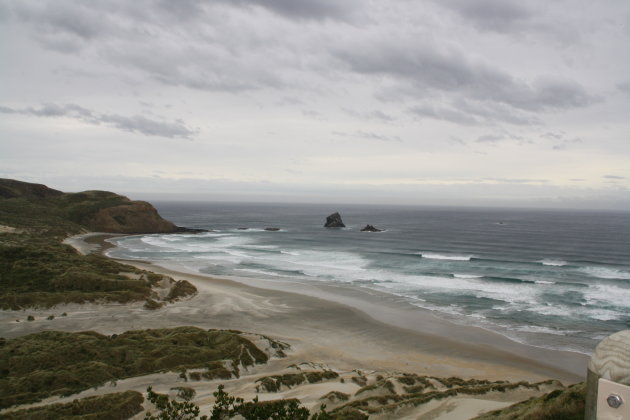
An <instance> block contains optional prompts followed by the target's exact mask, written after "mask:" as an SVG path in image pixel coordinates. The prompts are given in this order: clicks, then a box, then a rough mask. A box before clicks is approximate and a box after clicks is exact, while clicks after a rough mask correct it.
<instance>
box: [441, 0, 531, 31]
mask: <svg viewBox="0 0 630 420" xmlns="http://www.w3.org/2000/svg"><path fill="white" fill-rule="evenodd" d="M436 3H438V4H440V5H443V6H446V7H448V8H450V9H451V10H453V11H455V12H457V13H458V14H460V15H461V16H462V17H464V18H466V19H469V20H470V21H472V22H473V23H474V24H475V26H477V27H479V28H481V29H486V30H491V31H496V32H506V31H509V30H513V28H514V25H516V24H518V23H520V22H523V21H527V20H529V19H531V18H532V17H533V16H534V13H533V12H532V10H530V9H529V8H527V7H525V6H524V3H523V2H522V1H514V0H437V1H436Z"/></svg>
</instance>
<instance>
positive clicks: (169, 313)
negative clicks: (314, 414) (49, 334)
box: [0, 234, 587, 418]
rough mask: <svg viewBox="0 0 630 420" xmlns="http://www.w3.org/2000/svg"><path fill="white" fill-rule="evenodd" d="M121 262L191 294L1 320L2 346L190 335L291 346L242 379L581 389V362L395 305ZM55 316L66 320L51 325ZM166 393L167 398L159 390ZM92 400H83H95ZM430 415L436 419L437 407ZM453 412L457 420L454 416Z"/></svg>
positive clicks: (369, 297)
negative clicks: (299, 371) (334, 377)
mask: <svg viewBox="0 0 630 420" xmlns="http://www.w3.org/2000/svg"><path fill="white" fill-rule="evenodd" d="M87 238H89V241H90V243H86V241H85V240H84V239H86V237H85V236H82V237H75V238H72V239H70V240H68V241H66V243H69V244H71V245H73V246H75V247H76V248H77V249H79V250H80V251H83V252H89V251H94V250H95V249H97V248H100V249H101V250H102V245H103V239H104V238H105V237H104V236H95V235H93V234H91V235H87ZM95 243H96V244H97V245H96V246H95ZM122 262H124V263H126V264H131V265H133V266H135V267H138V268H141V269H144V270H149V271H153V272H156V273H160V274H165V275H168V276H171V277H173V278H174V279H176V280H178V279H185V280H188V281H189V282H191V283H192V284H194V285H195V286H196V287H197V289H198V294H197V295H195V296H194V297H192V298H189V299H186V300H183V301H178V302H175V303H172V304H168V305H167V306H165V307H163V308H161V309H158V310H155V311H150V310H146V309H144V308H143V303H142V302H138V303H134V304H128V305H120V304H84V305H78V304H70V305H63V306H58V307H55V308H51V309H46V310H26V311H2V312H0V325H1V329H2V335H3V336H4V337H6V338H11V337H16V336H20V335H24V334H28V333H33V332H38V331H43V330H63V331H83V330H94V331H97V332H100V333H103V334H112V333H121V332H123V331H126V330H132V329H145V328H162V327H175V326H182V325H190V326H197V327H201V328H205V329H210V328H215V329H236V330H241V331H246V332H251V333H256V334H264V335H267V336H269V337H272V338H274V339H276V340H280V341H283V342H286V343H288V344H290V345H291V350H290V351H288V352H287V355H288V357H287V358H285V359H278V360H273V361H272V362H271V363H269V364H267V365H265V366H260V367H256V368H255V369H254V370H253V371H252V372H250V373H251V375H260V374H262V373H266V374H269V372H278V371H282V369H286V368H287V366H289V365H292V364H300V363H303V362H307V363H319V364H322V365H325V366H327V367H329V368H331V369H334V370H336V371H338V372H340V373H341V374H342V377H343V373H346V374H350V373H352V372H353V371H354V370H357V369H359V370H363V371H366V372H409V373H416V374H419V375H430V376H439V377H450V376H458V377H462V378H483V379H489V380H508V381H522V380H524V381H530V382H537V381H542V380H546V379H558V380H560V381H562V382H563V383H565V384H568V383H574V382H577V381H581V380H583V377H584V374H585V372H586V363H587V356H585V355H582V354H578V353H570V352H560V351H553V350H547V349H542V348H535V347H530V346H525V345H522V344H519V343H516V342H513V341H511V340H508V339H507V338H505V337H503V336H500V335H498V334H495V333H492V332H489V331H486V330H482V329H480V328H474V327H467V326H460V325H455V324H452V323H449V322H446V321H443V320H440V319H438V318H436V317H434V316H433V315H431V314H430V313H429V312H426V313H423V312H421V311H418V310H417V309H415V310H413V311H411V310H406V309H405V307H404V306H403V305H400V302H393V301H392V302H388V301H387V299H385V297H384V296H380V295H376V294H373V293H372V294H368V293H366V294H365V295H362V294H360V293H351V292H350V290H346V291H345V292H343V291H342V289H339V288H334V289H330V288H322V287H313V288H301V289H300V290H297V288H296V287H295V286H293V287H289V285H288V284H286V283H276V284H269V283H265V284H264V286H265V288H263V287H261V286H263V283H262V282H260V283H257V284H256V285H255V286H254V285H245V284H243V283H241V282H238V281H234V280H228V279H219V278H213V277H208V276H202V275H197V274H192V273H186V272H182V271H175V270H172V269H169V268H165V267H160V266H156V265H153V264H150V263H146V262H131V261H122ZM279 289H285V290H279ZM390 299H391V298H390ZM377 301H378V304H379V305H378V306H377V305H376V302H377ZM63 312H65V313H66V314H67V316H63V317H61V316H59V315H60V314H61V313H63ZM28 315H33V316H34V317H35V321H32V322H26V317H27V316H28ZM49 315H55V318H54V319H53V320H48V319H47V317H48V316H49ZM17 320H19V322H18V321H17ZM152 376H156V375H152ZM171 376H173V377H174V376H175V375H171ZM162 377H164V375H162ZM173 381H176V378H171V380H165V379H164V378H162V379H161V380H160V381H157V382H156V380H155V378H154V379H147V377H143V378H133V379H129V380H125V381H119V383H118V385H117V387H116V390H122V389H126V388H129V389H137V390H139V391H143V390H144V389H146V386H147V384H155V383H158V384H159V383H164V384H165V386H166V384H167V383H170V384H171V386H173V385H172V382H173ZM124 383H127V384H128V385H127V386H125V385H124ZM248 384H249V385H248ZM341 385H343V386H344V387H346V388H353V389H354V388H355V387H356V385H355V384H352V383H349V384H348V383H346V384H339V383H337V386H336V387H335V388H334V389H337V388H339V386H341ZM312 387H320V388H322V389H317V390H316V392H309V390H308V388H312ZM105 388H106V387H105ZM208 388H209V387H207V386H206V387H205V388H204V389H205V394H204V392H202V391H201V392H199V393H198V396H197V400H196V401H197V402H199V403H203V402H204V401H205V399H207V398H208V397H209V395H211V392H210V391H209V390H208ZM210 388H211V387H210ZM328 388H330V385H327V384H318V385H308V386H307V387H299V388H296V389H295V390H293V391H288V392H285V393H284V394H282V395H278V394H274V396H273V397H274V398H278V397H280V396H283V397H297V398H299V399H300V400H302V401H303V403H305V404H307V405H309V404H310V405H311V406H313V405H315V404H316V403H317V398H314V397H313V395H314V394H316V395H317V396H319V395H322V394H323V393H325V392H324V391H325V389H328ZM157 389H159V386H158V388H157ZM165 389H166V390H168V387H166V388H165ZM230 389H231V390H233V391H235V392H239V393H240V394H241V395H243V396H245V397H247V396H248V395H250V394H251V396H253V395H255V391H254V390H253V389H252V386H251V378H250V380H249V382H248V381H247V380H246V377H241V379H239V380H237V381H234V382H233V383H230V385H229V387H228V390H230ZM357 389H358V387H357ZM99 390H100V391H93V390H90V391H85V392H84V393H82V394H85V395H91V394H93V393H95V392H104V391H103V389H99ZM347 391H352V389H348V390H347ZM110 392H111V390H110ZM521 397H524V395H520V394H519V395H513V396H511V397H508V396H507V395H502V396H497V397H496V398H494V399H491V398H486V399H487V400H488V401H486V403H480V402H479V401H480V400H479V399H475V398H467V399H466V398H459V399H460V400H462V401H460V402H459V403H456V402H453V401H450V402H449V404H450V405H451V406H452V407H451V409H449V410H446V411H445V413H446V412H449V413H450V414H449V416H454V417H439V418H470V417H466V416H468V415H469V414H470V413H472V414H474V413H473V412H472V411H468V412H467V411H466V410H463V411H462V410H461V407H462V404H464V406H466V407H469V406H471V405H472V406H473V407H477V406H478V407H477V408H478V409H475V410H474V411H475V412H480V411H483V410H488V409H494V408H500V407H501V406H506V405H509V404H510V403H511V402H515V401H519V399H518V398H520V399H523V398H521ZM73 398H76V396H74V397H73ZM484 398H485V397H484ZM524 398H527V397H526V396H525V397H524ZM54 400H55V401H56V400H57V399H54ZM463 400H466V401H463ZM469 400H470V401H469ZM482 400H484V401H485V399H482ZM508 400H509V401H508ZM436 404H437V403H436ZM444 404H446V402H444ZM438 405H439V404H438ZM457 407H459V408H457ZM426 408H427V407H425V409H426ZM433 408H435V409H440V410H443V409H445V407H443V406H441V408H440V407H438V406H436V407H433ZM433 408H432V409H433ZM460 411H461V413H462V414H461V415H457V413H458V412H460ZM410 415H411V416H412V417H409V418H422V417H418V415H419V414H418V412H417V410H416V411H415V412H414V413H411V414H410ZM458 416H459V417H458ZM396 418H398V417H396ZM401 418H402V417H401ZM427 418H428V417H427Z"/></svg>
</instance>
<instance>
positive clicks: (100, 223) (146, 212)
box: [85, 201, 177, 233]
mask: <svg viewBox="0 0 630 420" xmlns="http://www.w3.org/2000/svg"><path fill="white" fill-rule="evenodd" d="M85 224H86V225H87V226H88V227H89V228H90V229H91V230H94V231H98V232H111V233H168V232H175V231H176V230H177V227H176V226H175V225H174V224H173V223H171V222H169V221H168V220H165V219H163V218H162V217H161V216H160V215H159V214H158V212H157V210H156V209H155V208H154V207H153V206H152V205H151V204H149V203H147V202H144V201H130V202H129V204H125V205H120V206H115V207H107V208H103V209H100V210H98V211H97V212H96V213H95V214H94V215H93V216H91V217H89V218H88V221H87V222H86V223H85Z"/></svg>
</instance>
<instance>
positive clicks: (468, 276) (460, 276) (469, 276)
mask: <svg viewBox="0 0 630 420" xmlns="http://www.w3.org/2000/svg"><path fill="white" fill-rule="evenodd" d="M453 277H455V278H456V279H480V278H482V277H483V276H479V275H477V274H453Z"/></svg>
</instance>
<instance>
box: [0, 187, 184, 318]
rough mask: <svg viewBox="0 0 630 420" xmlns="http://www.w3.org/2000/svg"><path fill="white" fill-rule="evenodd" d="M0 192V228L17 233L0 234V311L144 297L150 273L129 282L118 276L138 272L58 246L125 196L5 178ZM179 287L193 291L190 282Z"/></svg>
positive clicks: (122, 201) (121, 203) (148, 292)
mask: <svg viewBox="0 0 630 420" xmlns="http://www.w3.org/2000/svg"><path fill="white" fill-rule="evenodd" d="M33 191H35V193H37V194H34V193H33ZM0 192H2V193H3V194H4V195H2V194H0V225H5V226H10V227H13V228H17V229H19V231H20V233H0V309H22V308H26V307H35V306H39V307H51V306H54V305H57V304H60V303H69V302H77V303H83V302H87V301H100V300H104V301H115V302H129V301H135V300H144V299H148V298H149V297H150V295H151V280H152V279H153V280H159V279H155V278H154V277H155V275H152V276H150V275H149V274H148V273H145V276H144V279H142V280H135V279H130V278H128V277H127V276H124V275H122V274H121V273H135V274H139V273H141V272H140V271H139V270H137V269H135V268H133V267H130V266H127V265H123V264H119V263H116V262H114V261H111V260H109V259H107V258H104V257H101V256H97V255H89V256H83V255H79V254H78V253H77V252H76V251H75V250H74V248H72V247H70V246H68V245H63V244H62V243H61V241H62V240H63V239H64V238H65V237H67V236H68V235H72V234H77V233H80V232H84V231H87V230H89V226H88V224H89V221H90V220H91V217H92V216H93V215H94V214H95V213H96V212H98V211H99V210H101V209H103V208H109V207H116V206H124V205H126V204H129V203H131V202H130V201H129V200H128V199H127V198H126V197H123V196H120V195H117V194H114V193H110V192H105V191H86V192H83V193H76V194H64V193H61V192H58V191H55V190H50V189H47V188H46V187H44V186H37V185H35V184H25V183H15V182H8V181H7V180H0ZM3 197H10V198H3ZM180 286H182V287H180V289H185V290H186V291H187V292H191V293H194V292H195V289H194V286H192V285H190V284H186V285H180ZM183 286H186V287H183ZM188 286H189V287H188Z"/></svg>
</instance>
